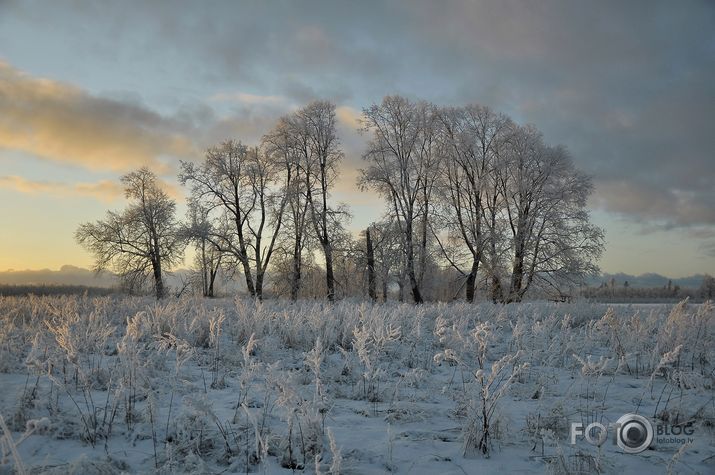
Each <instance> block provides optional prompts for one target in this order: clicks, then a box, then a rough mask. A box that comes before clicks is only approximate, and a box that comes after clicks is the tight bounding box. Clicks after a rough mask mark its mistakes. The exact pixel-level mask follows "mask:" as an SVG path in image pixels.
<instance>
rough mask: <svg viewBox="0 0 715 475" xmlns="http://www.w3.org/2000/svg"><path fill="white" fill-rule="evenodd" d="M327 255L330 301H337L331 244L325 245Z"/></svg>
mask: <svg viewBox="0 0 715 475" xmlns="http://www.w3.org/2000/svg"><path fill="white" fill-rule="evenodd" d="M323 252H324V253H325V283H326V284H327V287H328V300H329V301H330V302H334V301H335V275H334V274H333V249H332V246H331V245H330V244H323Z"/></svg>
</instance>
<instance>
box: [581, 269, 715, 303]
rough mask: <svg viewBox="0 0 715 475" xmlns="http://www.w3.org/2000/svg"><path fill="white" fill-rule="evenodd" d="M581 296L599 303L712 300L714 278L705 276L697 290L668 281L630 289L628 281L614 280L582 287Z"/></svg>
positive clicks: (714, 288) (714, 295)
mask: <svg viewBox="0 0 715 475" xmlns="http://www.w3.org/2000/svg"><path fill="white" fill-rule="evenodd" d="M580 293H581V295H582V296H584V297H586V298H588V299H593V300H599V301H604V302H607V301H611V302H615V301H623V302H628V301H653V300H670V301H680V300H682V299H684V298H686V297H688V298H690V299H691V300H712V299H713V297H715V278H713V277H712V276H710V275H708V274H706V275H705V276H704V277H703V281H702V284H701V285H700V287H698V288H687V287H680V286H679V285H677V284H675V285H674V284H673V283H672V281H668V283H667V284H666V285H663V286H659V287H632V286H631V285H630V284H629V283H628V281H624V282H623V283H616V281H615V280H613V279H612V280H610V281H608V282H603V283H601V285H599V286H598V287H583V288H582V289H581V292H580Z"/></svg>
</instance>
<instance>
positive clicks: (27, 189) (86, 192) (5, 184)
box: [0, 175, 184, 202]
mask: <svg viewBox="0 0 715 475" xmlns="http://www.w3.org/2000/svg"><path fill="white" fill-rule="evenodd" d="M159 183H160V184H161V187H162V188H163V189H164V191H166V193H167V194H168V195H169V196H170V197H171V198H172V199H174V200H177V201H181V200H183V199H184V193H183V191H182V189H181V188H180V187H179V186H178V185H176V184H174V183H170V182H167V181H165V180H162V179H159ZM0 188H5V189H8V190H13V191H17V192H20V193H27V194H49V195H54V196H60V197H73V196H75V197H76V196H85V197H90V198H95V199H97V200H99V201H103V202H111V201H114V200H116V199H118V198H122V197H123V196H124V189H123V188H122V186H121V185H120V183H119V182H118V181H112V180H100V181H98V182H96V183H72V184H70V183H62V182H56V181H34V180H28V179H26V178H23V177H21V176H17V175H6V176H0Z"/></svg>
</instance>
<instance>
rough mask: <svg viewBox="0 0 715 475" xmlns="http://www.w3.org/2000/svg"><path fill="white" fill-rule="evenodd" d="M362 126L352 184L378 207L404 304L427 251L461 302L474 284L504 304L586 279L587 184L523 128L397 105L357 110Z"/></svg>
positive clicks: (557, 151)
mask: <svg viewBox="0 0 715 475" xmlns="http://www.w3.org/2000/svg"><path fill="white" fill-rule="evenodd" d="M363 123H364V126H365V130H366V131H368V132H370V133H371V134H372V137H371V141H370V143H369V145H368V149H367V152H366V153H365V155H364V158H365V159H366V160H367V162H368V167H367V168H366V169H364V170H363V171H362V175H361V178H360V184H361V185H362V186H363V187H364V188H371V189H374V190H376V191H377V192H379V193H380V194H381V195H382V196H384V198H385V200H386V201H387V203H388V208H389V212H388V214H387V216H386V219H385V222H383V223H382V227H383V228H384V229H387V228H390V227H391V228H396V229H397V230H398V234H399V237H400V241H401V242H400V245H401V247H402V249H403V263H402V266H401V267H402V269H403V271H404V273H405V277H406V279H408V281H409V286H410V288H411V291H412V298H413V300H414V301H415V302H418V303H419V302H422V300H423V295H422V293H423V292H422V289H421V285H422V282H423V279H424V276H425V272H426V270H427V269H428V266H429V265H430V262H429V260H430V252H431V253H432V255H433V256H434V254H435V252H434V250H432V251H431V250H430V248H434V247H435V246H436V248H437V249H438V250H439V253H438V259H443V260H444V261H445V262H446V263H448V264H449V265H450V266H451V267H453V268H454V269H455V270H456V271H457V272H458V273H459V274H460V275H462V276H463V277H464V279H463V283H462V286H461V287H459V289H460V290H461V289H462V288H464V292H465V297H466V299H467V300H469V301H472V300H474V296H475V289H476V285H477V281H478V277H479V276H480V275H481V276H482V277H483V280H484V282H485V286H487V287H488V288H489V294H490V297H491V299H492V300H494V301H495V302H496V301H505V302H513V301H520V300H521V299H522V298H523V297H524V295H525V293H526V292H527V291H528V290H529V289H530V288H532V285H533V284H534V283H535V282H537V283H538V284H540V285H541V286H542V287H550V288H552V289H554V290H558V289H561V288H563V286H564V285H568V284H569V283H571V284H575V283H577V282H578V281H579V280H580V279H582V278H583V277H584V276H586V275H588V274H592V273H594V272H596V271H597V268H596V266H595V264H594V261H595V260H596V259H597V258H598V256H599V255H600V253H601V252H602V249H603V232H602V230H601V229H599V228H598V227H596V226H594V225H592V224H590V223H589V216H588V212H587V211H586V199H587V198H588V196H589V194H590V193H591V191H592V185H591V182H590V179H589V178H588V177H587V176H586V175H584V174H583V173H581V172H579V171H578V170H576V169H575V167H574V165H573V162H572V161H571V159H570V157H569V155H568V153H567V151H566V150H565V149H564V148H563V147H560V146H557V147H552V146H549V145H547V144H546V143H545V142H544V140H543V137H542V135H541V133H540V132H539V131H538V130H537V129H536V128H534V127H533V126H519V125H517V124H515V123H514V122H512V121H511V120H510V119H509V118H508V117H506V116H505V115H503V114H498V113H495V112H493V111H492V110H490V109H489V108H487V107H483V106H476V105H470V106H466V107H448V108H440V107H436V106H434V105H432V104H430V103H427V102H411V101H409V100H407V99H405V98H403V97H399V96H391V97H386V98H385V99H384V100H383V101H382V103H381V104H379V105H373V106H371V107H369V108H367V109H365V111H364V119H363ZM383 232H384V231H383ZM388 265H390V264H388ZM378 267H379V265H378ZM480 270H481V274H480Z"/></svg>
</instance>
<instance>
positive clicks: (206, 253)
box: [180, 200, 228, 297]
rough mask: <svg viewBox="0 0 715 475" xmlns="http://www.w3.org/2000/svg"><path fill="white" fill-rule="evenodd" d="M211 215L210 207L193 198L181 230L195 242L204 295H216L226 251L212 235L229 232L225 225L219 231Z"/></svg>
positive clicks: (191, 241) (187, 239) (199, 278)
mask: <svg viewBox="0 0 715 475" xmlns="http://www.w3.org/2000/svg"><path fill="white" fill-rule="evenodd" d="M209 215H210V210H209V209H207V208H206V207H204V206H202V205H201V204H200V203H197V202H196V201H193V200H191V201H190V202H189V209H188V222H187V223H186V225H184V226H183V227H182V228H181V231H180V234H181V235H182V237H183V238H184V239H185V240H186V242H188V243H193V244H194V247H195V250H196V255H195V258H194V260H195V264H196V271H197V272H196V273H197V277H198V281H199V283H200V285H201V292H202V295H203V296H204V297H214V289H215V284H216V278H217V277H218V273H219V270H220V269H221V263H222V261H223V258H224V252H223V251H222V250H221V249H220V248H219V247H218V246H217V245H216V244H215V240H212V239H211V236H212V235H219V234H220V235H223V234H227V233H228V230H227V229H226V228H225V227H224V229H223V230H222V231H217V230H216V229H215V225H214V223H212V222H211V220H210V219H209Z"/></svg>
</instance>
